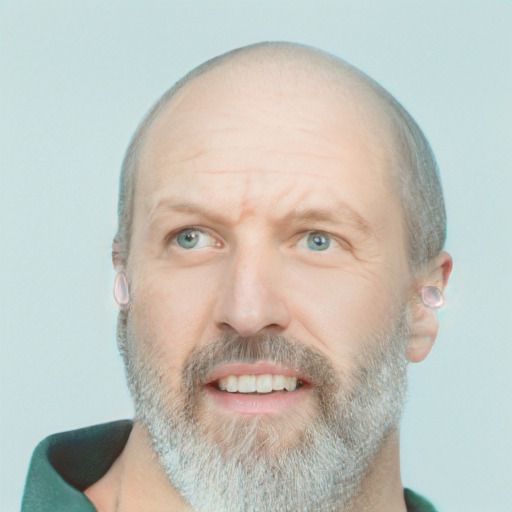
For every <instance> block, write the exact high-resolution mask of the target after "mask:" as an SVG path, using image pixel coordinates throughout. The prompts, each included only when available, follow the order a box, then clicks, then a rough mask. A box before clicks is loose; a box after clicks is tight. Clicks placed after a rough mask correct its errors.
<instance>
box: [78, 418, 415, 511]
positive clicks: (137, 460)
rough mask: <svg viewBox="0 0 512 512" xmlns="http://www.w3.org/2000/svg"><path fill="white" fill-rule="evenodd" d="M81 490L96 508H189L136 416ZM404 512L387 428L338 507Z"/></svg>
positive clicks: (395, 442) (395, 450)
mask: <svg viewBox="0 0 512 512" xmlns="http://www.w3.org/2000/svg"><path fill="white" fill-rule="evenodd" d="M85 495H86V496H87V497H88V498H89V500H91V502H92V503H93V505H94V506H95V508H96V509H97V511H98V512H107V511H108V512H112V511H115V512H120V511H123V512H141V511H144V512H154V511H155V512H156V511H158V512H167V511H168V512H191V511H192V509H191V508H190V506H189V505H188V504H187V503H186V502H185V500H184V499H183V498H182V497H181V495H180V494H179V493H178V492H177V491H176V490H175V489H174V487H173V486H172V485H171V484H170V483H169V480H168V479H167V476H166V474H165V472H164V471H163V470H162V468H161V467H160V465H159V463H158V459H157V456H156V454H155V452H154V451H153V448H152V446H151V441H150V439H149V434H148V432H147V430H146V428H145V427H144V425H142V424H141V423H140V422H138V421H135V423H134V425H133V430H132V432H131V434H130V437H129V439H128V443H127V444H126V446H125V448H124V450H123V452H122V453H121V455H120V456H119V457H118V458H117V460H116V461H115V462H114V464H113V465H112V467H111V468H110V469H109V471H108V472H107V473H106V475H104V476H103V477H102V478H101V479H100V480H99V481H98V482H96V483H95V484H93V485H92V486H91V487H89V488H88V489H86V491H85ZM375 510H379V512H404V511H405V510H406V506H405V501H404V495H403V487H402V482H401V479H400V457H399V436H398V432H396V431H395V432H393V433H391V435H390V436H388V439H387V440H386V442H385V444H384V445H383V447H382V449H381V450H380V452H379V454H378V456H377V458H376V460H375V462H374V464H373V466H372V469H371V471H370V472H369V473H368V475H367V476H366V478H365V480H364V483H363V486H362V488H361V492H360V493H359V494H358V496H357V497H356V499H355V500H354V501H353V502H352V503H351V504H350V506H349V507H348V508H344V509H343V510H341V511H340V512H372V511H375Z"/></svg>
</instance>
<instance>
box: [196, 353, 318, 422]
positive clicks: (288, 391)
mask: <svg viewBox="0 0 512 512" xmlns="http://www.w3.org/2000/svg"><path fill="white" fill-rule="evenodd" d="M311 387H312V385H311V383H310V382H309V381H307V379H306V378H305V377H303V376H302V375H300V374H299V373H298V372H296V371H295V370H293V369H290V368H283V367H281V366H278V365H275V364H271V363H255V364H247V363H232V364H227V365H222V366H220V367H218V368H216V369H215V370H214V371H213V372H212V373H211V374H210V375H209V376H208V378H207V380H206V382H205V384H204V389H205V391H206V392H207V393H208V395H209V396H210V397H211V398H212V399H213V400H214V402H215V403H216V404H217V406H220V407H221V408H223V409H229V410H231V411H234V412H238V413H246V414H262V413H263V414H264V413H274V412H278V411H281V410H284V409H287V408H290V407H293V406H296V405H298V404H299V403H300V401H302V400H304V399H305V398H306V397H307V395H308V393H307V391H308V390H310V389H311Z"/></svg>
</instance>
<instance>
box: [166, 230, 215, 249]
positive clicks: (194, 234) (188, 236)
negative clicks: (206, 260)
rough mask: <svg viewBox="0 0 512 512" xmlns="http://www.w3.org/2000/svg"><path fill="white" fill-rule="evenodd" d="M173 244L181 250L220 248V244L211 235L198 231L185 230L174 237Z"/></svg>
mask: <svg viewBox="0 0 512 512" xmlns="http://www.w3.org/2000/svg"><path fill="white" fill-rule="evenodd" d="M174 239H175V242H176V244H177V245H179V246H180V247H182V248H183V249H202V248H204V247H220V245H221V244H220V243H219V242H218V240H216V239H215V238H214V237H213V236H212V235H210V234H208V233H205V232H204V231H201V230H200V229H195V228H187V229H184V230H182V231H180V232H179V233H178V234H177V235H176V236H175V238H174Z"/></svg>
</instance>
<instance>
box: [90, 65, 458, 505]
mask: <svg viewBox="0 0 512 512" xmlns="http://www.w3.org/2000/svg"><path fill="white" fill-rule="evenodd" d="M226 77H229V80H226ZM262 77H264V78H262ZM376 105H378V102H377V101H376V99H375V98H374V97H372V96H370V95H369V93H367V92H364V91H361V90H360V88H358V89H355V88H354V87H352V86H351V85H350V83H337V84H336V85H335V86H332V87H329V88H325V87H322V85H321V83H319V82H318V81H317V80H315V79H312V78H311V75H310V73H308V72H307V71H306V70H305V68H304V66H301V65H300V64H297V65H291V64H290V65H288V66H287V68H286V72H282V73H281V72H280V73H278V72H277V68H276V70H275V72H274V73H272V71H271V72H270V73H269V72H268V70H267V71H266V72H265V73H262V71H261V68H260V64H258V62H257V61H255V62H252V61H250V60H249V61H248V64H247V65H246V66H245V67H244V68H243V69H239V68H237V67H236V66H234V65H231V64H229V63H228V64H225V65H223V66H221V68H218V69H214V70H213V71H210V72H208V73H206V74H205V75H202V76H200V77H199V78H196V79H195V80H193V81H192V82H191V83H189V84H188V85H187V86H186V87H185V88H184V89H182V90H181V91H179V93H178V94H177V95H176V96H175V98H174V99H173V100H172V101H171V103H170V104H169V105H168V106H167V108H166V109H165V111H164V112H163V114H162V115H161V116H160V117H159V118H157V120H156V121H155V122H154V124H153V126H152V127H151V128H150V131H149V133H148V136H147V139H146V144H145V146H144V148H143V151H142V155H141V164H140V169H139V174H138V180H137V188H136V194H135V202H134V217H133V218H134V221H133V234H132V240H131V247H130V253H129V257H128V260H127V262H126V272H127V274H128V275H129V276H130V284H131V290H132V299H133V300H132V304H131V306H130V308H131V310H130V312H131V321H132V325H133V328H134V330H135V331H136V332H137V334H138V335H139V340H140V344H141V350H148V351H150V352H151V353H152V354H153V355H154V356H155V357H158V360H159V361H160V364H163V365H165V367H166V370H167V374H168V376H169V385H170V386H172V387H173V388H175V387H177V386H178V383H179V378H180V372H181V368H182V367H183V364H184V362H185V360H186V359H187V357H188V356H189V355H190V353H191V352H192V350H194V348H196V347H198V346H201V345H202V344H205V343H207V342H208V340H211V339H213V338H215V337H217V336H219V334H220V333H221V332H223V331H226V330H227V331H236V332H238V333H239V334H241V335H243V336H250V335H254V334H257V333H259V332H261V331H262V330H265V329H272V330H276V331H278V332H281V333H283V334H286V335H289V336H291V337H294V338H297V339H301V340H302V341H303V342H305V343H307V344H308V345H310V346H311V347H313V348H314V349H316V350H317V351H319V352H321V353H322V354H323V355H325V356H326V357H327V358H328V360H329V361H330V363H331V364H332V365H333V367H334V368H335V369H336V370H337V371H339V372H340V374H345V375H350V372H351V368H352V367H353V365H354V364H355V361H356V360H357V355H358V353H359V352H360V351H361V349H362V348H363V346H364V344H365V342H366V341H365V340H367V339H368V338H369V336H370V335H371V334H372V333H375V332H378V330H379V327H381V326H382V325H383V324H385V323H386V319H388V318H389V317H390V315H396V314H397V312H398V310H399V308H400V306H401V305H403V304H404V303H407V304H408V305H409V307H410V312H411V325H412V336H411V340H410V343H409V345H408V347H407V354H408V358H409V359H410V360H411V361H414V362H418V361H421V360H423V359H424V358H425V357H426V356H427V355H428V353H429V351H430V348H431V346H432V344H433V341H434V339H435V336H436V334H437V327H438V324H437V317H436V315H435V313H433V312H432V311H428V310H426V309H425V308H423V307H422V306H421V305H420V304H419V302H418V299H417V296H418V291H419V290H420V289H421V286H423V285H424V284H436V285H438V286H440V287H441V288H444V286H445V284H446V282H447V279H448V276H449V273H450V270H451V265H452V263H451V258H450V256H449V255H448V254H447V253H445V252H443V253H441V254H440V255H439V256H438V257H437V258H436V259H435V260H434V261H432V262H431V264H430V265H429V267H428V268H427V269H426V270H425V272H423V273H422V274H421V276H419V277H416V278H414V279H413V278H412V277H411V276H410V273H409V272H408V270H407V269H408V265H407V257H406V254H407V253H406V241H405V235H404V231H403V228H402V210H401V205H400V201H399V198H398V194H397V186H396V182H395V180H394V179H393V177H394V176H395V175H396V168H397V166H398V163H397V162H398V160H397V158H398V157H397V155H395V153H394V151H393V147H394V144H393V139H392V133H391V132H390V126H389V124H388V122H387V120H386V117H385V115H384V113H383V111H381V110H380V109H379V108H378V107H377V108H376ZM320 210H321V212H322V215H319V211H320ZM189 226H197V227H199V229H201V230H202V233H203V234H201V235H200V236H201V239H200V247H199V248H194V249H184V248H182V247H180V246H179V245H178V244H177V242H176V235H177V234H178V233H179V231H180V230H181V229H183V228H186V227H189ZM311 231H320V232H322V233H326V234H329V235H330V237H331V241H332V243H331V246H330V248H329V249H328V250H326V251H314V250H312V249H311V248H310V247H309V246H308V243H307V241H308V239H307V235H308V233H309V232H311ZM114 252H115V251H114ZM114 264H115V265H116V267H117V268H119V262H117V261H114ZM148 339H151V340H152V344H151V346H148V344H147V341H146V340H148ZM204 403H205V405H204V407H205V408H206V410H205V411H204V413H205V414H204V417H205V418H206V421H211V422H216V421H222V414H224V412H223V411H221V410H219V408H218V407H215V404H214V403H213V402H212V401H211V400H205V402H204ZM296 408H297V409H298V410H295V411H294V413H295V414H299V415H302V416H303V417H304V419H305V420H307V418H308V416H310V415H311V414H314V408H313V406H312V403H311V397H310V396H309V395H307V394H306V398H305V399H304V400H303V401H302V402H301V404H300V406H296ZM283 414H286V413H285V412H283ZM86 495H87V496H88V497H89V499H91V501H92V502H93V503H94V504H95V506H96V508H97V509H98V510H99V511H100V512H101V511H107V510H108V511H112V510H123V512H130V511H137V510H138V511H140V510H145V511H151V510H155V511H156V510H158V511H164V510H169V511H171V510H172V511H182V510H183V511H185V510H189V509H188V508H187V505H186V503H185V502H184V501H183V499H182V498H181V497H180V495H179V494H178V493H177V492H176V491H175V490H174V489H173V487H172V486H171V485H170V484H169V482H168V480H167V478H166V476H165V475H164V473H163V471H162V470H161V469H160V468H159V466H158V462H157V459H156V456H155V455H154V453H153V450H152V448H151V445H150V442H149V438H148V433H147V431H146V428H145V426H144V425H143V424H141V423H140V422H137V421H136V422H135V424H134V428H133V432H132V434H131V436H130V439H129V441H128V444H127V446H126V448H125V450H124V452H123V453H122V454H121V456H120V457H119V458H118V460H117V461H116V462H115V463H114V465H113V466H112V468H111V469H110V470H109V472H108V473H107V474H106V475H105V477H103V478H102V479H101V480H100V481H99V482H97V483H96V484H94V485H93V486H92V487H90V488H89V489H88V490H87V491H86ZM354 510H359V511H364V510H380V511H382V512H399V511H403V510H405V503H404V500H403V487H402V483H401V480H400V468H399V442H398V433H397V432H395V433H393V434H392V435H391V436H390V437H389V438H388V440H387V441H386V443H385V445H384V446H383V448H382V450H381V452H380V453H379V456H378V457H377V460H376V461H375V464H374V466H373V468H372V471H371V472H370V474H369V475H368V477H367V479H366V481H365V484H364V487H363V490H362V492H361V495H360V497H359V500H358V501H357V503H355V505H354Z"/></svg>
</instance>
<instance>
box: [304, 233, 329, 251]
mask: <svg viewBox="0 0 512 512" xmlns="http://www.w3.org/2000/svg"><path fill="white" fill-rule="evenodd" d="M307 244H308V247H309V248H310V249H312V250H313V251H326V250H327V249H329V247H330V246H331V238H330V236H329V235H327V234H326V233H319V232H318V231H314V232H312V233H309V234H308V237H307Z"/></svg>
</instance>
